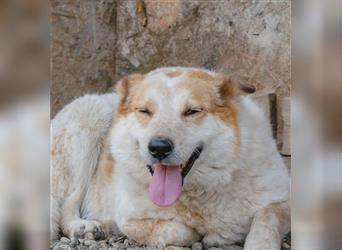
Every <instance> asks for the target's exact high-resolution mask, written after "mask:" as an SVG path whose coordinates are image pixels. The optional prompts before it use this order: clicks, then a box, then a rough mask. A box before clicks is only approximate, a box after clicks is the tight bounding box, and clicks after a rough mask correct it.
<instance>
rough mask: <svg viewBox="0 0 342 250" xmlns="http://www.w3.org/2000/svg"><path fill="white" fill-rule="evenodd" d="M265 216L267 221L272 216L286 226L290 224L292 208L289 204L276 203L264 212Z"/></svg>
mask: <svg viewBox="0 0 342 250" xmlns="http://www.w3.org/2000/svg"><path fill="white" fill-rule="evenodd" d="M264 215H265V217H266V219H267V220H268V219H270V217H272V216H276V217H277V219H278V220H279V224H280V225H284V224H285V223H289V218H290V207H289V205H288V204H287V203H274V204H272V205H270V206H268V207H267V208H266V209H265V210H264Z"/></svg>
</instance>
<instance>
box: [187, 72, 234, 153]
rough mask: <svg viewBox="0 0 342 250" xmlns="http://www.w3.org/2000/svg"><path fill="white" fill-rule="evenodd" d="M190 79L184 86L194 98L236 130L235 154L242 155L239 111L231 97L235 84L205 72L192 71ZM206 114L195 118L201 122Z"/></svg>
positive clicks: (206, 109)
mask: <svg viewBox="0 0 342 250" xmlns="http://www.w3.org/2000/svg"><path fill="white" fill-rule="evenodd" d="M187 76H188V79H187V80H186V81H184V83H183V84H182V86H184V87H185V88H186V89H187V90H189V91H190V93H191V94H192V97H193V99H194V100H195V102H196V103H197V104H198V105H201V106H202V107H203V108H204V110H205V111H207V112H209V113H211V114H213V115H215V116H216V117H218V118H219V119H220V120H222V121H223V122H224V123H226V124H227V125H228V126H230V127H231V128H232V129H234V131H235V136H236V140H235V146H234V155H235V157H236V158H238V157H239V155H240V128H239V124H238V111H237V108H236V107H235V106H234V104H233V103H232V101H230V98H232V97H233V96H234V95H235V90H234V86H233V84H232V83H231V82H230V81H229V80H227V79H225V78H224V77H223V76H217V77H213V76H211V75H209V74H207V73H205V72H201V71H190V72H188V73H187ZM203 118H204V116H202V117H198V119H196V120H193V121H194V122H196V123H199V122H201V120H203Z"/></svg>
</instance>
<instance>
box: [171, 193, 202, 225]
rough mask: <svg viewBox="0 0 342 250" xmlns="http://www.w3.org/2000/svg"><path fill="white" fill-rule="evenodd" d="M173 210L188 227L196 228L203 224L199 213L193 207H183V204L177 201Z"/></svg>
mask: <svg viewBox="0 0 342 250" xmlns="http://www.w3.org/2000/svg"><path fill="white" fill-rule="evenodd" d="M183 192H186V191H183ZM175 208H176V211H177V214H178V215H179V216H180V217H182V218H184V219H185V221H186V223H187V224H188V225H189V226H191V227H194V228H196V227H199V226H202V225H204V224H205V221H204V218H203V216H202V213H201V211H200V210H198V209H196V208H195V207H193V206H187V205H185V203H182V202H180V201H178V202H177V203H176V206H175Z"/></svg>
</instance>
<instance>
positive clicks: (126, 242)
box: [123, 239, 129, 247]
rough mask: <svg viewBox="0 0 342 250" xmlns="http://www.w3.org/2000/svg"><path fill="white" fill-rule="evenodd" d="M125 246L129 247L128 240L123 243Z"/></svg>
mask: <svg viewBox="0 0 342 250" xmlns="http://www.w3.org/2000/svg"><path fill="white" fill-rule="evenodd" d="M123 244H124V246H126V247H127V246H128V245H129V240H128V239H125V240H124V242H123Z"/></svg>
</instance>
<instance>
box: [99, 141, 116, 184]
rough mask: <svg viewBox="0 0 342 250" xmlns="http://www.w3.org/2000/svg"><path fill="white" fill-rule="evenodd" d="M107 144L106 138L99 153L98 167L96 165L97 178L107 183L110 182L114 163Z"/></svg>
mask: <svg viewBox="0 0 342 250" xmlns="http://www.w3.org/2000/svg"><path fill="white" fill-rule="evenodd" d="M108 139H109V138H108ZM109 145H110V144H109V142H108V140H106V141H105V143H104V146H103V149H102V152H101V155H100V159H99V163H98V167H97V169H98V170H97V171H98V178H100V179H101V180H104V181H105V182H106V183H107V184H109V183H111V182H112V177H113V171H114V165H115V162H114V159H113V156H112V154H111V152H110V146H109Z"/></svg>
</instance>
